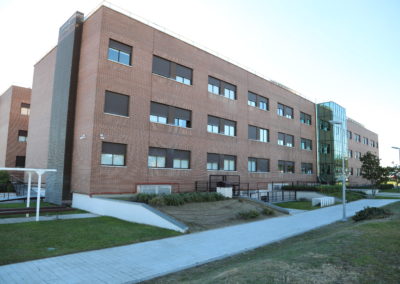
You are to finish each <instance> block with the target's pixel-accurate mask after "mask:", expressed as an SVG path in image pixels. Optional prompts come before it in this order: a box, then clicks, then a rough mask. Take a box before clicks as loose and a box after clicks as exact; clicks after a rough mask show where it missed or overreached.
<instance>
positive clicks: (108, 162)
mask: <svg viewBox="0 0 400 284" xmlns="http://www.w3.org/2000/svg"><path fill="white" fill-rule="evenodd" d="M125 157H126V144H119V143H110V142H103V143H102V147H101V164H102V165H104V166H125V165H126V163H125Z"/></svg>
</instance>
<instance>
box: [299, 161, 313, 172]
mask: <svg viewBox="0 0 400 284" xmlns="http://www.w3.org/2000/svg"><path fill="white" fill-rule="evenodd" d="M301 173H302V174H306V175H312V174H313V173H314V171H313V164H312V163H301Z"/></svg>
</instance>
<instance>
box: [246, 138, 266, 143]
mask: <svg viewBox="0 0 400 284" xmlns="http://www.w3.org/2000/svg"><path fill="white" fill-rule="evenodd" d="M249 141H254V142H260V143H269V141H266V142H264V141H260V140H254V139H250V138H249Z"/></svg>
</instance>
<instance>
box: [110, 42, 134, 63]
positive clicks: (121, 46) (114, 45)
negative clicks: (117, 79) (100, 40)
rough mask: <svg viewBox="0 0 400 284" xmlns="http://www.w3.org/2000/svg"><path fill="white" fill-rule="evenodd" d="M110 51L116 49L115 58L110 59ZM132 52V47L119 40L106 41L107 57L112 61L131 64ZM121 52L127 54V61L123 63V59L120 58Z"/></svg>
mask: <svg viewBox="0 0 400 284" xmlns="http://www.w3.org/2000/svg"><path fill="white" fill-rule="evenodd" d="M111 51H116V52H117V57H118V58H117V60H114V59H112V58H111V57H112V56H111V53H110V52H111ZM132 53H133V47H132V46H130V45H128V44H125V43H122V42H119V41H117V40H114V39H111V38H110V39H109V42H108V53H107V59H108V60H110V61H112V62H116V63H119V64H122V65H125V66H132ZM122 54H127V55H129V62H128V63H124V62H123V60H122V59H121V55H122Z"/></svg>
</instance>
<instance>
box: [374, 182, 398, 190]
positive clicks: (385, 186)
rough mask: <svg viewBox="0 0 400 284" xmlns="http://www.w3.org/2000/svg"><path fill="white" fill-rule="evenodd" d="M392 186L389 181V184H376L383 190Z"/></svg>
mask: <svg viewBox="0 0 400 284" xmlns="http://www.w3.org/2000/svg"><path fill="white" fill-rule="evenodd" d="M393 188H394V185H393V184H391V183H389V184H380V185H378V189H383V190H385V189H393Z"/></svg>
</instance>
